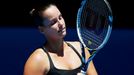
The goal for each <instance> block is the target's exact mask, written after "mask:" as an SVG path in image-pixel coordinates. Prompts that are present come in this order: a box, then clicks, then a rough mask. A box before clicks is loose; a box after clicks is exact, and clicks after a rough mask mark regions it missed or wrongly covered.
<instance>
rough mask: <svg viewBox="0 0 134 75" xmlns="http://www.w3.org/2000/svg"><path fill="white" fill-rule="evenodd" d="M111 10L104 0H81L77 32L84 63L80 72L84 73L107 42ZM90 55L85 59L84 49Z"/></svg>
mask: <svg viewBox="0 0 134 75" xmlns="http://www.w3.org/2000/svg"><path fill="white" fill-rule="evenodd" d="M112 22H113V16H112V10H111V8H110V5H109V3H108V2H107V1H106V0H83V1H82V2H81V6H80V8H79V10H78V13H77V22H76V23H77V25H76V28H77V34H78V37H79V41H80V43H81V46H82V56H83V57H82V60H83V62H84V65H83V67H82V70H81V72H82V73H83V74H86V71H87V68H88V64H89V63H90V61H91V60H92V59H93V58H94V56H95V55H96V54H97V53H98V51H99V50H100V49H101V48H103V46H104V45H105V44H106V43H107V41H108V39H109V37H110V34H111V31H112ZM85 48H86V49H88V50H89V52H90V54H91V56H90V57H89V58H88V60H87V61H86V59H85V52H84V49H85Z"/></svg>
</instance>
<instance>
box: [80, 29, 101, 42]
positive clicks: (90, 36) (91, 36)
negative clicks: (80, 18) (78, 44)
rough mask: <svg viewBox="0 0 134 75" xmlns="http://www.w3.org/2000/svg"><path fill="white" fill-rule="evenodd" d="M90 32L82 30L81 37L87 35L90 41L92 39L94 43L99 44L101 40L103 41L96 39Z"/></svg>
mask: <svg viewBox="0 0 134 75" xmlns="http://www.w3.org/2000/svg"><path fill="white" fill-rule="evenodd" d="M90 33H91V32H88V33H87V32H84V31H83V34H82V35H83V37H87V38H88V39H90V38H91V40H92V41H94V42H96V43H98V44H101V43H102V42H103V39H98V38H96V37H95V36H93V35H91V34H90Z"/></svg>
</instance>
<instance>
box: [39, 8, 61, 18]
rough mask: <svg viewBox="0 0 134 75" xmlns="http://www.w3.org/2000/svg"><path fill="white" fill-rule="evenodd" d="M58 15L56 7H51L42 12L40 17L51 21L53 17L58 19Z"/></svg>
mask: <svg viewBox="0 0 134 75" xmlns="http://www.w3.org/2000/svg"><path fill="white" fill-rule="evenodd" d="M60 14H61V13H60V11H59V9H58V8H57V7H56V6H54V5H51V6H50V7H48V8H47V9H46V10H45V11H43V12H42V17H44V18H47V19H50V20H51V19H53V18H55V17H58V16H59V15H60Z"/></svg>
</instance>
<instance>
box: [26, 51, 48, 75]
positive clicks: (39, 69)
mask: <svg viewBox="0 0 134 75" xmlns="http://www.w3.org/2000/svg"><path fill="white" fill-rule="evenodd" d="M43 58H44V55H43V54H42V53H41V52H39V51H37V52H34V53H33V54H32V55H31V56H30V57H29V58H28V60H27V61H26V63H25V66H24V75H44V74H45V73H47V67H48V66H47V62H44V61H45V59H43ZM45 63H46V64H45Z"/></svg>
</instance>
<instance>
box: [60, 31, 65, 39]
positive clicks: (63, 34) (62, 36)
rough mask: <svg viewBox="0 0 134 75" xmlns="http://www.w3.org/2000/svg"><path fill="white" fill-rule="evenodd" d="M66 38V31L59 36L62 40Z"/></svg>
mask: <svg viewBox="0 0 134 75" xmlns="http://www.w3.org/2000/svg"><path fill="white" fill-rule="evenodd" d="M65 36H66V31H65V32H63V33H62V35H61V36H60V37H61V38H62V39H63V38H64V37H65Z"/></svg>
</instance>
